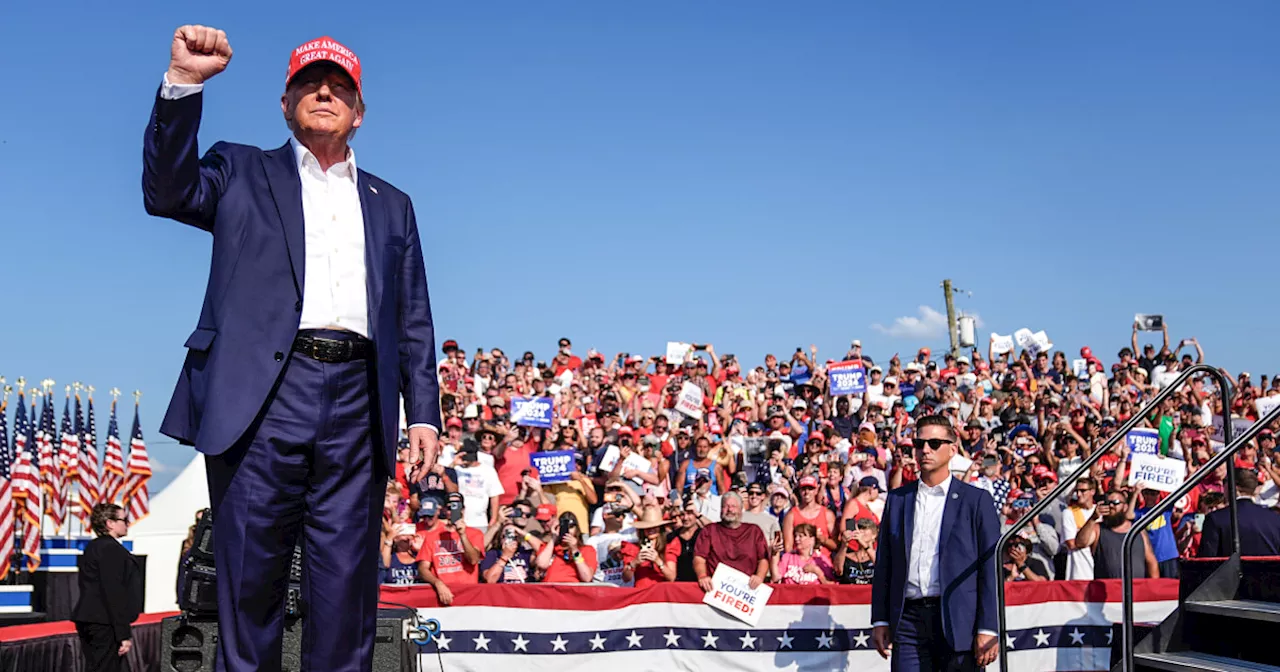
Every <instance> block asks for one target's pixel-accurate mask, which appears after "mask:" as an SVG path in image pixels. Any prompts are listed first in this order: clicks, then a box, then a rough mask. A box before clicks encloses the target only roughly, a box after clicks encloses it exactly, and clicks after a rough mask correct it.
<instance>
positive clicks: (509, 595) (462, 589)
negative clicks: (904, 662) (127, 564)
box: [381, 579, 1178, 672]
mask: <svg viewBox="0 0 1280 672" xmlns="http://www.w3.org/2000/svg"><path fill="white" fill-rule="evenodd" d="M1103 584H1107V585H1103ZM1134 588H1135V590H1134V596H1135V604H1134V615H1135V617H1137V618H1138V620H1139V622H1152V621H1153V622H1159V621H1161V620H1162V619H1163V618H1164V617H1165V616H1167V615H1169V614H1170V613H1171V612H1172V611H1173V610H1174V609H1175V608H1177V606H1178V582H1177V580H1175V579H1139V580H1137V581H1136V582H1135V583H1134ZM702 597H703V594H702V590H701V589H699V588H698V586H697V585H696V584H693V583H661V584H658V585H655V586H652V587H649V588H642V589H632V588H615V587H612V586H579V585H547V584H528V585H514V584H479V585H471V586H458V587H455V588H454V589H453V604H452V606H450V607H448V608H447V609H440V608H438V603H437V602H436V599H435V591H434V590H433V589H432V588H431V587H430V586H425V585H422V586H413V587H407V588H402V587H389V586H383V588H382V596H381V599H383V600H384V602H383V604H384V605H386V604H389V603H398V604H403V605H406V606H409V607H413V608H415V609H417V610H418V613H419V617H420V618H423V619H425V618H434V619H437V620H438V621H439V622H440V626H441V631H440V634H439V635H437V636H436V637H435V639H434V640H433V641H430V642H427V643H425V644H423V645H419V653H420V655H419V656H418V661H419V665H420V668H419V669H422V670H440V669H441V665H442V664H443V666H444V669H445V670H448V671H449V672H490V671H491V672H509V671H510V670H513V669H520V670H533V671H536V672H564V671H565V670H578V669H600V667H601V666H613V667H614V668H616V669H646V670H661V669H672V670H674V669H705V670H742V671H743V672H755V671H756V670H762V669H769V670H865V671H867V672H887V671H888V670H889V669H890V667H889V661H887V660H885V659H883V658H881V657H880V654H878V653H877V652H876V649H875V645H874V644H873V643H872V640H871V630H872V628H871V607H870V601H871V587H870V586H844V585H817V586H795V585H775V586H773V594H772V595H771V596H770V597H769V601H768V604H766V605H765V607H764V609H763V611H762V612H761V617H760V621H759V623H758V624H757V625H756V626H750V625H747V624H746V623H744V622H742V621H739V620H737V619H735V618H733V617H731V616H728V615H726V614H724V613H722V612H719V611H716V610H715V609H713V608H712V607H710V606H708V605H706V604H703V603H702ZM1008 597H1009V609H1008V612H1007V613H1008V625H1009V630H1008V632H1007V634H1006V638H1005V639H1006V642H1008V643H1009V645H1010V649H1009V669H1013V670H1063V671H1066V670H1106V669H1110V664H1111V661H1110V656H1111V638H1112V623H1115V622H1118V621H1119V620H1120V610H1121V587H1120V581H1118V580H1108V581H1105V582H1104V581H1095V582H1089V581H1040V582H1030V581H1027V582H1018V583H1014V584H1010V585H1009V590H1008ZM437 652H438V653H439V658H437Z"/></svg>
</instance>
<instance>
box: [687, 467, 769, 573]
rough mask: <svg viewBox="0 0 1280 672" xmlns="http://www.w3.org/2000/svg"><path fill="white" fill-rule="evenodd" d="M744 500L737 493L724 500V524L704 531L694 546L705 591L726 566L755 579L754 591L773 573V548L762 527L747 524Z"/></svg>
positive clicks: (721, 507)
mask: <svg viewBox="0 0 1280 672" xmlns="http://www.w3.org/2000/svg"><path fill="white" fill-rule="evenodd" d="M743 509H744V506H743V503H742V497H741V496H739V495H738V493H737V492H735V491H729V492H726V493H724V495H723V496H722V497H721V500H720V522H718V523H713V524H711V525H708V526H706V527H704V528H702V532H701V533H699V534H698V540H697V541H696V542H694V545H693V571H694V573H695V574H697V576H698V586H699V587H701V588H702V590H703V592H708V591H710V590H711V589H712V588H713V587H714V586H713V584H712V582H711V576H712V575H713V574H715V573H716V567H718V566H720V563H722V562H723V563H724V564H726V565H728V566H730V567H732V568H734V569H736V570H738V571H740V572H742V573H743V574H747V575H749V576H750V577H751V580H750V582H749V585H750V586H751V589H752V590H755V589H756V588H758V587H760V584H761V583H764V577H765V575H766V574H768V572H769V545H768V544H767V543H765V539H764V532H762V531H761V530H760V526H759V525H743V524H742V511H743Z"/></svg>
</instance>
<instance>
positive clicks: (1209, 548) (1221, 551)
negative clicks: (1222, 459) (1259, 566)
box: [1196, 467, 1280, 558]
mask: <svg viewBox="0 0 1280 672" xmlns="http://www.w3.org/2000/svg"><path fill="white" fill-rule="evenodd" d="M1257 491H1258V475H1257V473H1255V472H1254V471H1253V470H1252V469H1245V468H1243V467H1236V496H1237V497H1238V499H1237V500H1236V515H1237V516H1239V519H1240V555H1246V556H1248V555H1253V556H1276V555H1280V513H1276V512H1275V511H1272V510H1271V509H1268V508H1266V507H1262V506H1258V505H1257V504H1255V503H1254V501H1253V494H1254V493H1255V492H1257ZM1234 552H1235V548H1234V547H1233V546H1232V544H1231V511H1230V509H1228V508H1227V507H1225V506H1224V507H1222V508H1221V509H1218V510H1217V511H1214V512H1213V513H1210V514H1209V515H1207V516H1205V517H1204V530H1203V532H1201V534H1200V548H1199V551H1198V552H1197V553H1196V555H1198V556H1200V557H1202V558H1225V557H1229V556H1231V554H1233V553H1234Z"/></svg>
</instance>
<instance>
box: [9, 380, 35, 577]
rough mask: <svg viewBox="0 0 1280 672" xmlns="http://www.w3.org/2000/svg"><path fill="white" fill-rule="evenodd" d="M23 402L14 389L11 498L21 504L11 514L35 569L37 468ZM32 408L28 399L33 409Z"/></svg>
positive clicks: (30, 564) (30, 424)
mask: <svg viewBox="0 0 1280 672" xmlns="http://www.w3.org/2000/svg"><path fill="white" fill-rule="evenodd" d="M25 405H26V403H25V402H24V401H23V396H22V390H18V410H17V412H16V413H15V414H14V416H13V452H14V462H13V498H14V502H15V504H17V505H18V506H20V507H21V508H20V509H17V511H16V513H15V516H14V518H15V520H19V521H21V523H22V553H23V554H24V555H26V556H27V570H28V571H35V568H36V567H38V566H40V503H41V499H40V472H39V471H38V468H37V465H36V459H35V451H36V442H35V441H34V440H33V436H32V433H31V431H32V427H33V425H32V423H31V421H30V420H28V419H27V414H26V409H25ZM35 408H36V405H35V402H34V401H32V403H31V410H32V412H33V413H34V412H35ZM17 513H20V514H21V515H20V516H19V515H16V514H17ZM15 525H17V522H15Z"/></svg>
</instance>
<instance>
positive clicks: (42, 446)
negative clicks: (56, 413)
mask: <svg viewBox="0 0 1280 672" xmlns="http://www.w3.org/2000/svg"><path fill="white" fill-rule="evenodd" d="M51 396H52V395H51V394H48V393H46V394H45V395H44V396H43V397H42V398H41V400H40V422H39V424H37V425H36V443H37V444H38V447H39V450H40V488H41V489H42V490H44V499H45V502H46V503H51V502H52V500H53V499H54V498H55V497H57V493H58V492H59V491H61V490H62V471H61V470H60V469H58V464H57V455H56V453H54V450H53V442H54V439H55V438H56V437H55V434H57V431H58V427H57V423H56V422H55V420H54V417H53V406H52V404H50V401H51V399H50V397H51ZM33 405H34V404H33ZM46 508H49V506H48V505H46Z"/></svg>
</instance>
